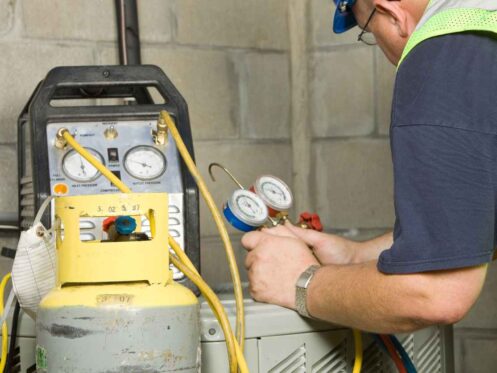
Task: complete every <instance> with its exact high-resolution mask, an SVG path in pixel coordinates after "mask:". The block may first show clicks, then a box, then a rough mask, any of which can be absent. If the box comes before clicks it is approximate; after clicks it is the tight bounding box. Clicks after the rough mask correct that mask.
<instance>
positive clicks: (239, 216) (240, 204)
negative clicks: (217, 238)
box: [224, 189, 268, 232]
mask: <svg viewBox="0 0 497 373" xmlns="http://www.w3.org/2000/svg"><path fill="white" fill-rule="evenodd" d="M224 216H225V217H226V219H227V220H228V221H229V222H230V224H231V225H233V226H234V227H235V228H237V229H239V230H241V231H243V232H250V231H253V230H255V229H257V228H258V227H260V226H261V225H263V224H264V222H265V221H266V220H267V218H268V211H267V207H266V205H265V204H264V202H263V201H262V199H261V198H260V197H259V196H257V194H255V193H253V192H251V191H248V190H243V189H238V190H235V192H234V193H233V195H232V196H231V198H230V199H229V200H228V203H226V205H225V206H224Z"/></svg>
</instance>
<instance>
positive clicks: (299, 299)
mask: <svg viewBox="0 0 497 373" xmlns="http://www.w3.org/2000/svg"><path fill="white" fill-rule="evenodd" d="M319 268H321V266H319V265H312V266H310V267H309V268H307V269H306V270H305V271H304V272H302V274H301V275H300V277H299V278H298V280H297V283H296V284H295V308H296V311H297V312H298V313H299V314H301V315H302V316H305V317H309V318H311V317H312V316H311V315H310V314H309V311H308V310H307V288H308V287H309V284H310V283H311V281H312V278H313V277H314V274H315V273H316V271H317V270H318V269H319Z"/></svg>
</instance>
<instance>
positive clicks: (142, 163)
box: [130, 159, 152, 168]
mask: <svg viewBox="0 0 497 373" xmlns="http://www.w3.org/2000/svg"><path fill="white" fill-rule="evenodd" d="M130 161H131V162H133V163H138V164H139V165H141V166H142V167H148V168H152V166H150V165H148V164H146V163H145V162H138V161H134V160H132V159H131V160H130Z"/></svg>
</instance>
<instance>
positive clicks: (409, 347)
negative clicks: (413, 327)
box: [400, 334, 414, 359]
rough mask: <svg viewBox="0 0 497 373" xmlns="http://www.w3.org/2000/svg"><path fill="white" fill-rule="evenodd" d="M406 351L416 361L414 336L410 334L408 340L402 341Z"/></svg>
mask: <svg viewBox="0 0 497 373" xmlns="http://www.w3.org/2000/svg"><path fill="white" fill-rule="evenodd" d="M400 343H402V346H403V347H404V350H406V352H407V353H408V354H409V357H410V358H411V359H414V334H409V335H408V336H407V337H406V338H404V339H402V340H401V341H400Z"/></svg>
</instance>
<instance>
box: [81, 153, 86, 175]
mask: <svg viewBox="0 0 497 373" xmlns="http://www.w3.org/2000/svg"><path fill="white" fill-rule="evenodd" d="M79 162H80V163H81V171H83V174H84V175H86V170H85V165H84V164H83V158H82V157H79Z"/></svg>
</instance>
